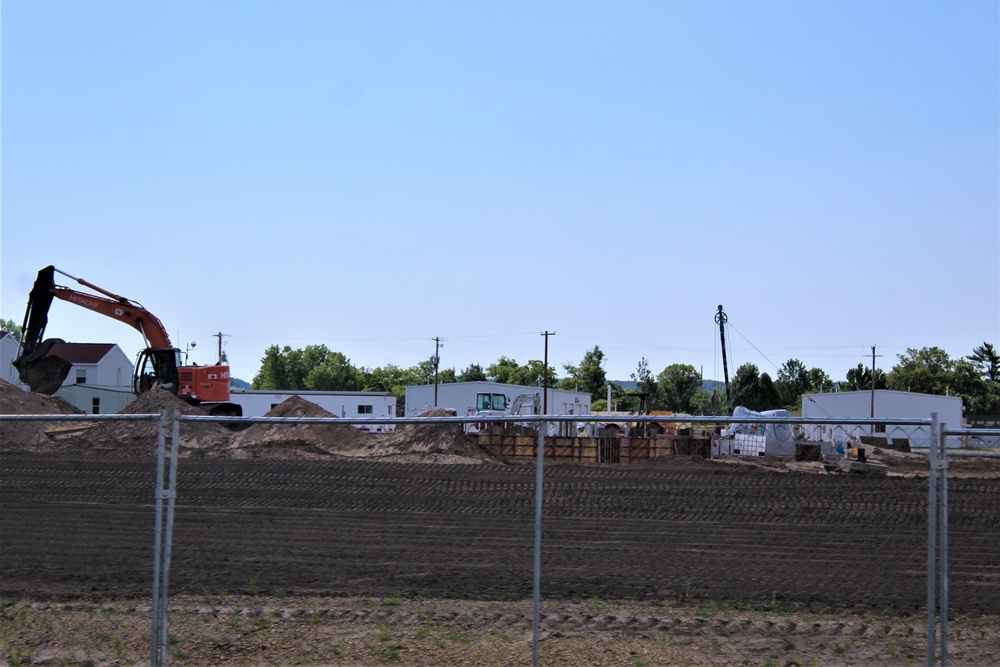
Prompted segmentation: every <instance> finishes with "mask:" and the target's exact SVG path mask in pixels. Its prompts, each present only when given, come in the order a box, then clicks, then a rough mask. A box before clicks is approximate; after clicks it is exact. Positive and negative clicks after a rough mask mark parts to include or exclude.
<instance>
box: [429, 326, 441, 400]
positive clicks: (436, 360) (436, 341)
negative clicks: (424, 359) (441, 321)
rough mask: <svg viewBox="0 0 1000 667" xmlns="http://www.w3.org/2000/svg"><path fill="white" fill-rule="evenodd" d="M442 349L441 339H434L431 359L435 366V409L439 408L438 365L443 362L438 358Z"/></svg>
mask: <svg viewBox="0 0 1000 667" xmlns="http://www.w3.org/2000/svg"><path fill="white" fill-rule="evenodd" d="M440 349H441V338H439V337H437V336H435V337H434V356H433V357H431V362H432V363H433V364H434V407H435V408H436V407H437V406H438V365H439V363H440V361H441V357H439V356H438V351H439V350H440Z"/></svg>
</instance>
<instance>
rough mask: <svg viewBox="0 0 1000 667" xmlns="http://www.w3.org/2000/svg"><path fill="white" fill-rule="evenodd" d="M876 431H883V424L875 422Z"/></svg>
mask: <svg viewBox="0 0 1000 667" xmlns="http://www.w3.org/2000/svg"><path fill="white" fill-rule="evenodd" d="M875 432H876V433H885V424H875Z"/></svg>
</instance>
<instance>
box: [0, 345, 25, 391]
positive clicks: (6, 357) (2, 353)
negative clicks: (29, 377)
mask: <svg viewBox="0 0 1000 667" xmlns="http://www.w3.org/2000/svg"><path fill="white" fill-rule="evenodd" d="M17 348H18V344H17V340H15V338H14V336H12V335H11V334H10V333H9V332H7V331H0V379H2V380H3V381H4V382H7V383H8V384H12V385H14V386H15V387H19V388H21V389H26V388H27V387H25V385H24V384H23V383H22V382H21V380H20V379H19V378H18V377H17V369H16V368H14V360H15V359H17Z"/></svg>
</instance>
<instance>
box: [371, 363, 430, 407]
mask: <svg viewBox="0 0 1000 667" xmlns="http://www.w3.org/2000/svg"><path fill="white" fill-rule="evenodd" d="M361 376H362V391H388V392H392V393H393V394H395V395H396V416H397V417H402V416H404V415H405V414H406V387H407V386H408V385H415V384H420V382H418V378H417V376H416V374H415V373H414V372H413V369H410V368H400V367H399V366H394V365H392V364H388V365H386V366H382V367H379V368H372V369H364V370H362V371H361Z"/></svg>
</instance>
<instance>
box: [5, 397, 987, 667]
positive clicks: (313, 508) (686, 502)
mask: <svg viewBox="0 0 1000 667" xmlns="http://www.w3.org/2000/svg"><path fill="white" fill-rule="evenodd" d="M14 391H17V390H14ZM21 394H23V395H21ZM143 398H145V397H141V398H140V400H142V399H143ZM169 398H170V397H169V396H168V397H167V398H163V397H157V399H156V400H160V401H161V402H166V403H169V400H168V399H169ZM53 400H54V399H51V398H48V397H39V396H36V395H32V394H25V393H24V392H20V394H13V393H12V392H11V389H10V388H9V385H8V386H6V387H5V386H3V385H0V405H2V406H3V408H4V410H2V412H4V413H7V414H17V413H18V412H19V413H20V414H53V413H56V412H62V413H67V412H71V410H67V409H65V407H64V406H60V405H57V404H55V403H52V402H51V401H53ZM137 403H138V401H137ZM151 407H153V406H151V405H138V406H136V408H135V409H136V410H137V411H138V412H139V413H142V410H148V409H150V408H151ZM279 407H281V406H279ZM57 408H59V409H58V410H57ZM286 408H294V409H295V410H298V411H300V412H303V413H308V412H310V411H311V408H310V407H309V406H308V405H301V404H299V405H291V406H286ZM66 426H67V424H65V423H58V424H55V423H49V424H44V423H40V422H28V421H17V422H14V421H0V438H2V440H0V443H2V444H0V664H6V665H22V664H24V665H27V664H42V665H45V664H51V665H136V664H143V663H144V662H148V660H149V655H150V636H149V634H150V608H149V607H150V599H151V593H150V591H151V587H152V578H153V576H152V561H153V551H154V547H153V540H154V502H153V491H154V488H155V476H156V461H155V447H156V438H155V425H153V424H152V422H149V423H147V422H104V423H101V424H98V425H96V426H93V427H90V428H85V429H78V430H76V431H73V430H72V429H71V430H68V431H67V430H58V429H65V427H66ZM182 426H183V427H184V428H185V429H188V431H189V432H188V433H186V434H185V433H183V432H182V436H181V441H182V444H183V448H182V456H181V458H180V459H179V461H178V488H177V501H176V512H175V516H174V532H173V543H172V552H171V564H170V605H171V608H170V614H169V617H168V621H169V641H168V647H169V648H168V650H169V656H168V659H169V662H170V664H179V665H184V664H186V665H214V664H233V665H380V664H405V665H505V664H506V665H514V664H517V665H523V664H530V662H531V649H532V643H531V618H532V607H531V596H532V583H533V581H532V572H533V569H532V566H533V553H534V552H533V529H534V516H535V515H534V512H535V483H534V480H535V469H534V467H533V466H531V465H510V464H504V463H502V462H499V461H496V460H491V459H490V458H489V457H488V456H485V455H484V454H483V453H482V452H481V451H477V450H476V447H475V445H474V443H472V441H470V440H468V439H467V438H465V437H464V436H463V435H462V434H461V431H460V430H456V429H457V427H455V426H447V427H438V426H432V427H420V428H414V427H409V429H400V430H398V431H397V433H394V434H391V435H386V434H379V435H375V434H363V433H360V432H357V430H356V429H354V428H353V427H350V426H346V425H330V424H324V425H313V426H305V425H298V426H291V427H290V426H288V425H284V426H282V427H281V428H284V429H286V430H285V431H284V434H283V435H282V434H279V433H276V432H271V431H269V430H268V429H272V428H277V427H275V426H273V425H259V426H262V428H260V429H257V428H256V427H257V426H258V425H255V426H253V427H250V428H247V429H245V430H242V431H236V432H234V431H228V432H225V433H220V432H217V431H215V430H214V429H202V431H201V432H199V428H201V427H209V426H210V427H215V426H217V425H216V424H213V423H208V422H198V423H189V422H185V423H183V424H182ZM334 426H337V427H340V429H351V431H350V432H348V431H341V430H340V429H334V428H333V427H334ZM196 427H197V428H196ZM252 429H256V430H252ZM288 429H298V430H297V431H289V430H288ZM47 431H48V432H47ZM150 433H152V437H151V436H150ZM248 434H249V435H248ZM369 437H370V438H372V439H369ZM872 456H873V457H876V458H880V459H881V460H882V461H885V462H886V465H887V466H888V467H889V470H890V472H889V474H888V475H887V476H878V477H876V476H867V475H846V474H833V473H827V472H826V471H824V470H823V468H822V465H819V464H816V463H815V462H809V463H806V462H794V461H783V460H746V459H726V460H719V461H710V460H704V459H698V458H692V457H661V458H660V459H656V460H654V461H651V462H650V463H647V464H643V465H636V466H597V465H581V464H560V465H548V466H547V467H546V469H545V481H544V504H543V521H542V527H543V532H542V535H543V536H542V552H541V572H542V576H541V595H542V602H541V619H542V620H541V630H542V632H541V637H542V639H541V642H540V649H539V651H540V652H539V657H540V660H539V662H540V664H543V665H570V666H572V665H630V666H638V665H691V664H703V665H834V666H836V665H872V664H880V665H921V664H925V659H926V649H927V643H928V638H927V611H926V603H927V553H928V550H927V534H928V530H927V495H928V488H927V487H928V480H927V470H926V468H927V463H926V460H921V457H920V456H919V455H902V454H899V453H882V452H879V453H878V454H875V453H873V455H872ZM998 472H1000V465H998V464H997V463H995V461H994V460H992V459H968V460H966V459H953V460H952V467H951V470H950V477H949V522H950V525H949V534H950V543H949V568H950V580H949V591H948V593H949V606H948V612H949V619H948V620H949V636H948V647H949V656H950V660H949V662H950V664H954V665H994V664H997V663H998V662H1000V578H998V575H1000V480H998Z"/></svg>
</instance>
